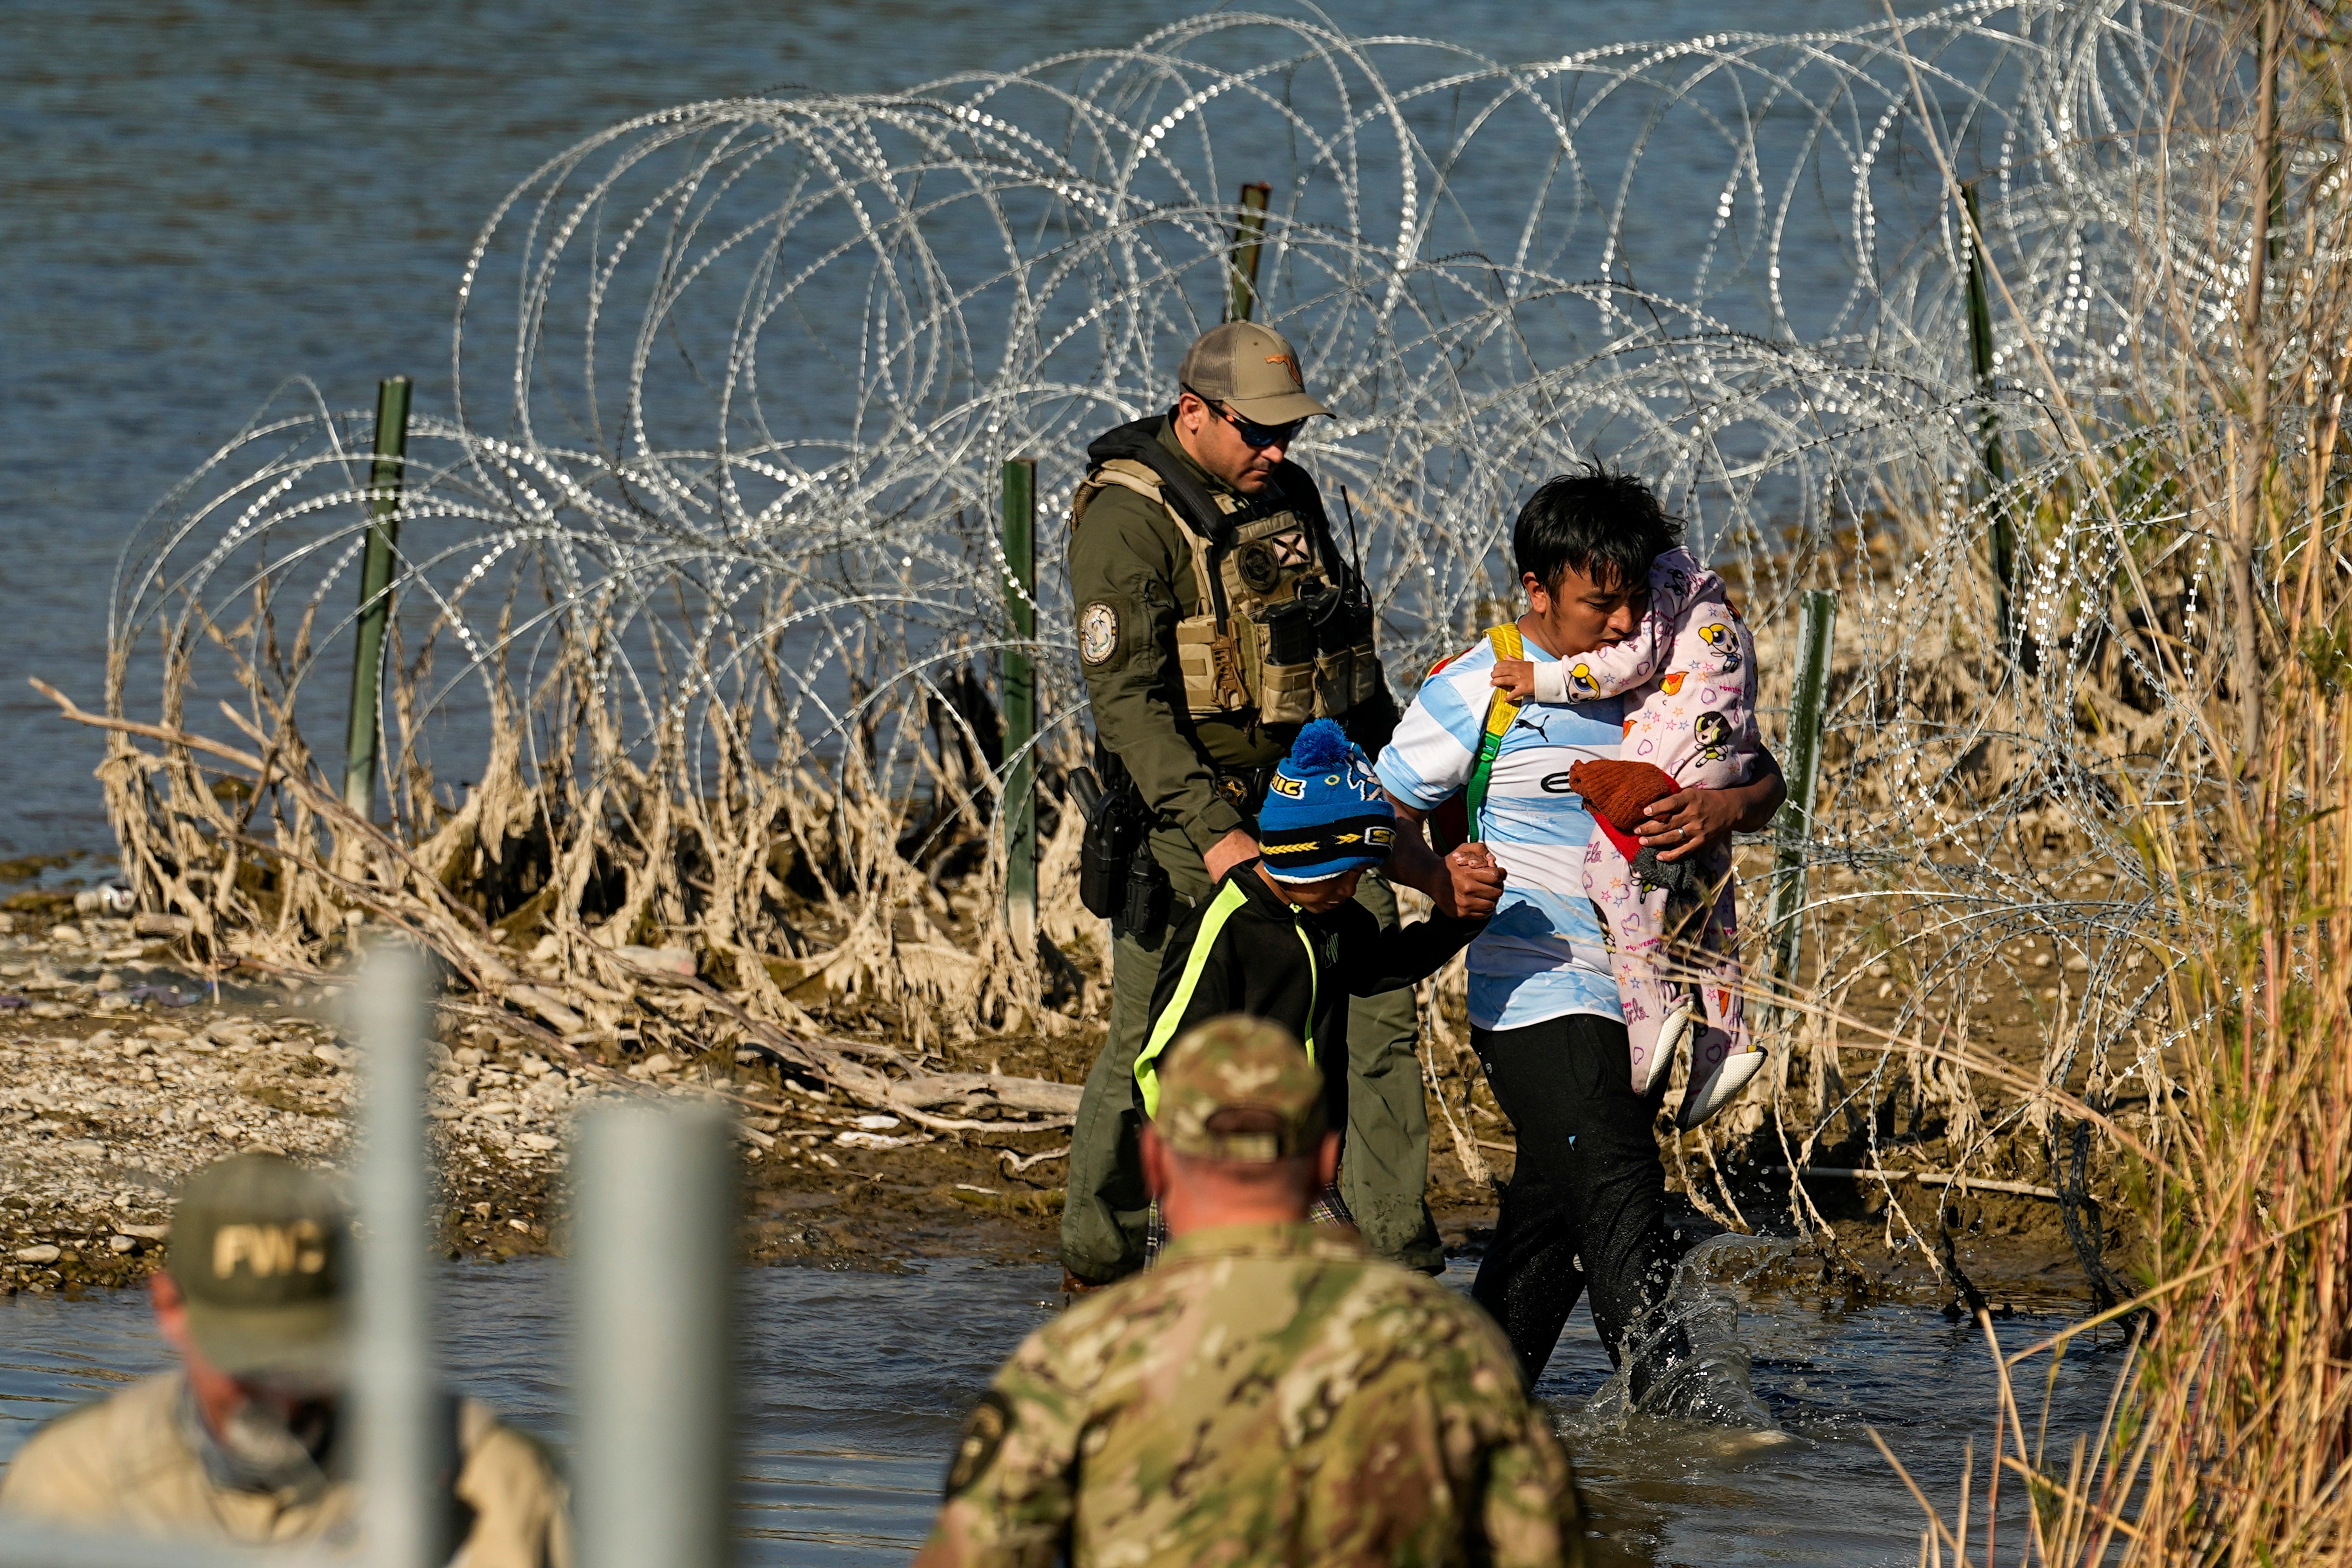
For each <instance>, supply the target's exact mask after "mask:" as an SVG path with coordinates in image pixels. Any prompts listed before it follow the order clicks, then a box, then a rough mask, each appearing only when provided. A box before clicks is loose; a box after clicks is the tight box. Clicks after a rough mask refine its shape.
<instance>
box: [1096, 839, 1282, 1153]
mask: <svg viewBox="0 0 2352 1568" xmlns="http://www.w3.org/2000/svg"><path fill="white" fill-rule="evenodd" d="M1248 902H1249V895H1248V894H1247V893H1244V892H1243V891H1242V890H1241V889H1240V888H1239V887H1238V886H1236V885H1235V884H1234V882H1233V881H1232V880H1231V879H1228V880H1227V881H1226V882H1225V883H1224V884H1223V886H1221V887H1219V888H1218V889H1217V896H1216V897H1215V898H1213V899H1212V900H1209V907H1208V908H1207V909H1205V910H1202V911H1201V924H1200V927H1199V929H1197V930H1196V931H1193V933H1192V952H1189V953H1186V954H1185V955H1184V973H1183V976H1182V977H1181V979H1179V980H1178V981H1177V982H1176V989H1175V991H1174V992H1173V993H1172V994H1171V995H1170V996H1169V998H1168V1005H1167V1006H1165V1007H1162V1008H1161V1009H1160V1016H1158V1017H1157V1018H1154V1019H1153V1020H1152V1021H1151V1034H1150V1037H1148V1038H1146V1039H1145V1040H1144V1042H1143V1049H1141V1050H1139V1051H1138V1052H1137V1053H1136V1054H1135V1087H1136V1089H1138V1090H1139V1093H1140V1094H1141V1096H1142V1100H1143V1114H1144V1115H1145V1116H1147V1117H1151V1116H1157V1115H1159V1114H1160V1057H1161V1055H1162V1054H1163V1053H1165V1052H1166V1051H1167V1049H1168V1047H1170V1046H1171V1045H1173V1044H1175V1043H1176V1029H1177V1026H1178V1025H1180V1024H1181V1023H1182V1022H1183V1021H1184V1010H1185V1009H1186V1008H1187V1007H1190V1006H1191V1005H1192V993H1193V992H1194V991H1195V990H1197V989H1199V987H1200V984H1201V972H1202V970H1204V969H1206V968H1207V967H1208V966H1209V953H1210V951H1211V950H1212V949H1213V948H1214V947H1215V946H1216V945H1217V935H1218V933H1219V932H1220V931H1223V930H1224V929H1225V922H1226V921H1229V920H1232V919H1233V918H1234V915H1235V914H1237V913H1239V912H1240V910H1241V909H1242V906H1243V905H1244V904H1246V903H1248ZM1292 929H1293V930H1294V931H1295V930H1297V927H1296V926H1295V925H1294V926H1293V927H1292ZM1298 943H1299V945H1300V946H1301V947H1304V948H1305V949H1306V950H1307V1029H1306V1036H1307V1037H1306V1041H1305V1044H1306V1047H1307V1060H1308V1061H1310V1062H1311V1061H1313V1060H1314V1059H1315V1000H1316V998H1317V996H1318V995H1319V994H1321V990H1322V977H1321V975H1320V974H1318V973H1317V971H1316V964H1315V944H1314V943H1313V942H1309V941H1308V940H1307V933H1306V932H1305V931H1299V932H1298Z"/></svg>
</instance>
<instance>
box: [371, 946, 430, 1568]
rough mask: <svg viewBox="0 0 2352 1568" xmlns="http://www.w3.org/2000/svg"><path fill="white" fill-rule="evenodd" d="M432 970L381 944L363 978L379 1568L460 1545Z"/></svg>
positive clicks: (374, 1533)
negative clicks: (433, 1108)
mask: <svg viewBox="0 0 2352 1568" xmlns="http://www.w3.org/2000/svg"><path fill="white" fill-rule="evenodd" d="M355 1000H356V1004H357V1008H358V1016H357V1023H358V1032H359V1037H360V1047H361V1051H362V1059H363V1061H364V1064H365V1065H364V1068H363V1071H364V1072H365V1075H366V1076H365V1078H364V1079H363V1085H362V1087H363V1092H364V1097H365V1098H364V1100H362V1122H361V1135H362V1140H363V1142H362V1147H361V1150H360V1158H359V1163H358V1172H359V1194H358V1196H359V1202H358V1205H357V1208H358V1211H359V1280H358V1286H359V1289H358V1296H357V1311H356V1313H355V1317H356V1320H357V1321H356V1322H355V1324H354V1327H355V1329H356V1330H357V1333H356V1335H355V1336H354V1346H355V1348H354V1351H353V1354H354V1356H355V1357H356V1361H355V1364H354V1365H353V1368H352V1372H353V1378H352V1394H353V1396H354V1403H355V1405H356V1415H357V1417H358V1422H359V1430H358V1439H359V1470H360V1481H361V1488H362V1504H361V1506H362V1515H361V1524H362V1534H363V1538H364V1540H365V1543H366V1552H367V1561H368V1563H369V1564H370V1565H371V1568H434V1565H436V1564H438V1563H443V1562H445V1561H446V1560H447V1558H448V1555H449V1551H450V1548H451V1547H452V1546H453V1545H454V1544H455V1543H454V1542H451V1541H450V1540H448V1539H447V1536H448V1523H449V1519H450V1510H449V1508H448V1506H447V1505H446V1502H444V1501H443V1494H444V1492H445V1490H446V1478H447V1476H448V1474H449V1470H450V1465H451V1463H452V1459H453V1456H452V1455H451V1454H450V1453H449V1451H448V1450H449V1440H450V1436H451V1422H450V1420H449V1413H448V1410H447V1406H446V1396H445V1395H444V1394H443V1393H442V1390H441V1380H440V1377H439V1375H438V1374H437V1373H436V1369H435V1367H434V1364H433V1339H432V1279H431V1275H430V1271H429V1265H428V1263H427V1261H426V1259H427V1258H428V1257H429V1248H428V1246H427V1238H428V1237H429V1235H430V1226H431V1223H432V1195H431V1191H430V1187H429V1182H430V1173H429V1171H428V1167H427V1163H426V1156H425V1032H426V1031H425V963H424V960H423V959H422V958H420V957H419V956H418V955H417V954H416V953H415V952H413V951H411V950H410V949H408V948H405V947H402V946H398V945H395V944H394V943H392V942H381V943H379V944H377V945H376V946H375V947H374V948H373V950H372V951H371V952H369V954H368V957H367V964H366V967H365V969H364V970H362V973H361V975H360V984H359V988H358V994H357V996H356V998H355Z"/></svg>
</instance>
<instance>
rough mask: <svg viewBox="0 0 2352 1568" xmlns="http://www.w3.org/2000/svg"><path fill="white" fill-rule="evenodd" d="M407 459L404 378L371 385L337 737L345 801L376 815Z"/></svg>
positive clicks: (405, 388) (406, 390) (393, 378)
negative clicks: (343, 724) (361, 528)
mask: <svg viewBox="0 0 2352 1568" xmlns="http://www.w3.org/2000/svg"><path fill="white" fill-rule="evenodd" d="M407 456H408V378H407V377H406V376H404V375H395V376H393V377H391V378H390V379H389V380H385V381H381V382H378V383H377V384H376V389H375V462H374V464H373V467H372V468H370V469H369V471H368V499H367V513H368V532H367V557H366V560H365V563H363V564H362V566H361V568H360V618H359V626H358V632H357V636H356V637H354V638H353V640H352V704H351V722H350V727H349V729H348V730H347V731H345V734H344V740H343V804H344V805H348V806H350V807H351V808H352V810H353V811H355V812H357V813H359V815H360V816H363V817H373V816H374V815H375V760H376V759H375V742H376V736H377V734H378V733H379V732H380V731H381V728H382V725H381V712H380V710H381V708H382V702H383V631H384V623H385V622H387V621H388V620H390V619H391V617H392V551H393V546H394V544H396V543H397V542H399V537H400V517H399V513H400V488H401V479H402V475H403V472H404V468H405V458H407Z"/></svg>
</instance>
